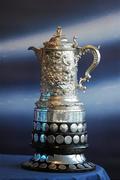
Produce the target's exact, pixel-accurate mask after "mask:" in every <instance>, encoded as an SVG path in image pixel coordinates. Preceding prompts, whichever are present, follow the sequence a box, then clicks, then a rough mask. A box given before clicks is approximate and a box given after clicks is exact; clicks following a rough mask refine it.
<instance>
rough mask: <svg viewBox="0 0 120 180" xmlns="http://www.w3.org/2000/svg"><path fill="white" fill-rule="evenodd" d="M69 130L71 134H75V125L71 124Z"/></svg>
mask: <svg viewBox="0 0 120 180" xmlns="http://www.w3.org/2000/svg"><path fill="white" fill-rule="evenodd" d="M70 130H71V131H72V132H73V133H75V132H76V131H77V124H75V123H74V124H72V125H71V126H70Z"/></svg>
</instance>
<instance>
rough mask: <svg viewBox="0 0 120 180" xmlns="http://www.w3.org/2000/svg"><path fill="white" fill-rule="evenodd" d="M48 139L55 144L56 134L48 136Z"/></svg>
mask: <svg viewBox="0 0 120 180" xmlns="http://www.w3.org/2000/svg"><path fill="white" fill-rule="evenodd" d="M47 141H48V143H50V144H53V143H54V142H55V136H53V135H50V136H48V137H47Z"/></svg>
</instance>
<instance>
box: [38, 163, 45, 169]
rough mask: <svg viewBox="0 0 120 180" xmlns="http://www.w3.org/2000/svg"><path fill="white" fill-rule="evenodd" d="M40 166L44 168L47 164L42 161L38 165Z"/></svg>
mask: <svg viewBox="0 0 120 180" xmlns="http://www.w3.org/2000/svg"><path fill="white" fill-rule="evenodd" d="M39 167H40V168H46V167H47V164H46V163H42V164H40V165H39Z"/></svg>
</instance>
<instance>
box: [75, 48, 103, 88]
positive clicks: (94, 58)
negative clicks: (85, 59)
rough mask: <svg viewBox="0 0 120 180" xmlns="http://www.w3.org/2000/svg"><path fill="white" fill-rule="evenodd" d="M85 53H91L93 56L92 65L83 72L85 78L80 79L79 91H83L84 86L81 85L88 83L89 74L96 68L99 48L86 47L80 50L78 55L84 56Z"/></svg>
mask: <svg viewBox="0 0 120 180" xmlns="http://www.w3.org/2000/svg"><path fill="white" fill-rule="evenodd" d="M87 52H91V53H92V54H93V62H92V64H91V65H90V66H89V68H88V69H87V70H86V72H85V76H84V77H83V78H80V80H79V87H80V89H81V90H85V89H86V86H83V83H84V82H86V81H88V82H89V79H90V78H91V75H90V73H91V72H92V71H93V70H94V69H95V68H96V67H97V65H98V64H99V62H100V52H99V47H98V48H97V47H95V46H92V45H87V46H84V47H81V48H80V54H81V55H84V54H85V53H87Z"/></svg>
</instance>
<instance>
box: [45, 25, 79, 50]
mask: <svg viewBox="0 0 120 180" xmlns="http://www.w3.org/2000/svg"><path fill="white" fill-rule="evenodd" d="M43 44H44V48H45V49H58V50H66V49H67V50H74V49H75V48H76V47H78V43H77V41H76V37H73V42H69V41H68V39H67V38H66V37H65V36H64V35H63V34H62V28H61V27H60V26H58V27H57V30H56V33H55V35H53V37H51V38H50V40H49V41H46V42H44V43H43Z"/></svg>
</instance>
